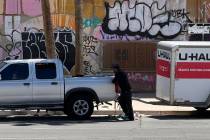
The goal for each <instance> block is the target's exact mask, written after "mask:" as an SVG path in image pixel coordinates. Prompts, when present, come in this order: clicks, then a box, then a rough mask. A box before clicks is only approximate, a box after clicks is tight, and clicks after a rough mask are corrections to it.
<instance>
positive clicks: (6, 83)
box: [0, 63, 32, 105]
mask: <svg viewBox="0 0 210 140" xmlns="http://www.w3.org/2000/svg"><path fill="white" fill-rule="evenodd" d="M0 75H1V78H0V79H1V80H0V105H23V104H24V105H26V104H31V103H32V79H31V77H30V74H29V65H28V63H15V64H10V65H8V66H7V67H6V68H5V69H3V70H2V71H1V72H0Z"/></svg>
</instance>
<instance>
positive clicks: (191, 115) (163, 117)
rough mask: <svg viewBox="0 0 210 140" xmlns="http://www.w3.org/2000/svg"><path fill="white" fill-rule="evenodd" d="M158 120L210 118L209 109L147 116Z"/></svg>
mask: <svg viewBox="0 0 210 140" xmlns="http://www.w3.org/2000/svg"><path fill="white" fill-rule="evenodd" d="M148 117H149V118H154V119H158V120H183V119H184V120H187V119H191V120H192V119H210V111H209V110H208V111H204V112H199V111H190V112H188V113H186V114H183V115H160V116H148Z"/></svg>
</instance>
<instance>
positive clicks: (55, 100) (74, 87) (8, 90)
mask: <svg viewBox="0 0 210 140" xmlns="http://www.w3.org/2000/svg"><path fill="white" fill-rule="evenodd" d="M111 81H112V77H111V76H101V77H66V78H65V77H64V74H63V65H62V63H61V62H60V61H59V60H57V59H29V60H9V61H4V62H3V63H1V64H0V109H20V108H24V109H48V110H62V111H64V113H65V114H67V115H68V116H71V117H74V118H78V119H87V118H89V117H90V116H91V115H92V113H93V111H94V103H95V104H96V105H98V104H99V103H100V102H107V101H111V100H114V99H116V93H115V85H114V84H112V82H111Z"/></svg>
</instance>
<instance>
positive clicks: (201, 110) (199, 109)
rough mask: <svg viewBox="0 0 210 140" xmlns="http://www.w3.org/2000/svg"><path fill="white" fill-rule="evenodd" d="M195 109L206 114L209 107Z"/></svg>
mask: <svg viewBox="0 0 210 140" xmlns="http://www.w3.org/2000/svg"><path fill="white" fill-rule="evenodd" d="M194 108H195V109H196V110H197V111H199V112H205V111H206V110H207V109H208V107H194Z"/></svg>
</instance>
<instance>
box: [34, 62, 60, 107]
mask: <svg viewBox="0 0 210 140" xmlns="http://www.w3.org/2000/svg"><path fill="white" fill-rule="evenodd" d="M33 102H34V103H35V104H58V103H60V102H61V82H60V79H59V73H58V71H57V69H56V64H55V63H54V62H43V63H36V64H35V74H34V78H33Z"/></svg>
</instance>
